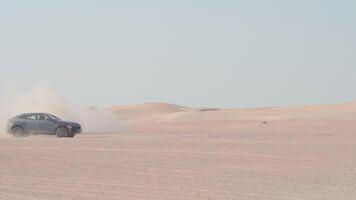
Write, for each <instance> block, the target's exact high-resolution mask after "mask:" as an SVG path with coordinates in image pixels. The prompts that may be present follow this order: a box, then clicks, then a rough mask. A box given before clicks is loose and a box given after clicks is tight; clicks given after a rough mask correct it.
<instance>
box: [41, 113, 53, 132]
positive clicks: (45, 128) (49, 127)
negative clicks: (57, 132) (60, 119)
mask: <svg viewBox="0 0 356 200" xmlns="http://www.w3.org/2000/svg"><path fill="white" fill-rule="evenodd" d="M37 118H38V121H37V124H38V130H39V132H41V133H53V132H54V129H55V123H54V122H53V121H52V120H51V119H50V118H49V117H48V116H47V115H45V114H38V115H37Z"/></svg>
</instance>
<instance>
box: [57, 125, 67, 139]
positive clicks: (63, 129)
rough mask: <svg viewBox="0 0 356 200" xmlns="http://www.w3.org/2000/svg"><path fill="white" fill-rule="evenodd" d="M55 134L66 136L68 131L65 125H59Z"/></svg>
mask: <svg viewBox="0 0 356 200" xmlns="http://www.w3.org/2000/svg"><path fill="white" fill-rule="evenodd" d="M56 135H57V137H68V136H69V131H68V129H67V128H66V127H64V126H60V127H58V128H57V129H56Z"/></svg>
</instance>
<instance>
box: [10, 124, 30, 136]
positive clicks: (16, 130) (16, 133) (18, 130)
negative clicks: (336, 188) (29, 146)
mask: <svg viewBox="0 0 356 200" xmlns="http://www.w3.org/2000/svg"><path fill="white" fill-rule="evenodd" d="M11 133H12V135H14V136H15V137H24V136H27V134H26V133H25V132H24V130H23V129H22V128H21V127H19V126H15V127H14V128H12V129H11Z"/></svg>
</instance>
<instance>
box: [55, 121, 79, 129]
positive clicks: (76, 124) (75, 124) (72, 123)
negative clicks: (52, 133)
mask: <svg viewBox="0 0 356 200" xmlns="http://www.w3.org/2000/svg"><path fill="white" fill-rule="evenodd" d="M59 122H61V123H64V124H66V125H67V126H79V127H80V124H79V123H77V122H71V121H65V120H59Z"/></svg>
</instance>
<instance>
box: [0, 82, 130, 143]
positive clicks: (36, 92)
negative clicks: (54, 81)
mask: <svg viewBox="0 0 356 200" xmlns="http://www.w3.org/2000/svg"><path fill="white" fill-rule="evenodd" d="M26 112H45V113H52V114H54V115H57V116H58V117H60V118H63V119H65V120H71V121H76V122H79V123H81V125H82V126H83V131H84V132H87V133H88V132H90V133H94V132H95V133H103V132H123V131H126V130H127V127H126V126H125V124H124V123H122V122H121V121H120V120H119V119H118V117H117V115H115V114H114V113H112V112H111V111H110V110H107V109H104V108H93V107H85V106H80V105H75V104H73V103H71V102H69V101H68V100H67V99H66V98H65V97H63V96H61V95H60V94H58V93H57V92H56V91H55V90H54V89H53V88H52V87H50V85H49V84H48V83H46V82H39V83H37V84H35V85H34V87H33V88H31V89H30V90H26V91H20V90H18V89H15V88H12V89H9V90H8V91H7V92H3V94H0V136H5V135H6V134H5V129H6V122H7V120H8V119H9V118H11V117H14V116H15V115H18V114H21V113H26Z"/></svg>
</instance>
